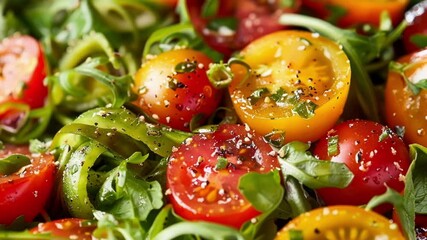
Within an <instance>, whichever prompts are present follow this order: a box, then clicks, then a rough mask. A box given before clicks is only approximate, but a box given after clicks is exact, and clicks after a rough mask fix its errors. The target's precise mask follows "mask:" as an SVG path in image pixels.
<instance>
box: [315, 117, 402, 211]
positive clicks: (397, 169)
mask: <svg viewBox="0 0 427 240" xmlns="http://www.w3.org/2000/svg"><path fill="white" fill-rule="evenodd" d="M333 138H335V139H337V144H336V149H337V151H334V152H331V151H330V150H329V151H328V145H329V148H330V149H331V148H335V147H332V146H331V142H333V141H331V139H333ZM313 152H314V154H315V155H316V156H317V157H318V158H319V159H323V160H330V161H334V162H340V163H344V164H345V165H346V166H347V167H348V168H349V169H350V170H351V172H353V174H354V178H353V180H352V181H351V183H350V184H349V185H348V186H347V187H346V188H343V189H340V188H320V189H318V190H317V192H318V194H319V196H320V197H321V199H322V200H323V201H324V202H325V203H326V204H327V205H338V204H348V205H363V204H366V203H368V201H369V200H370V199H371V198H372V197H373V196H375V195H380V194H382V193H384V192H385V191H386V186H388V187H390V188H393V189H394V190H396V191H399V192H400V191H402V189H403V187H404V182H403V181H404V176H405V175H406V172H407V170H408V167H409V164H410V159H409V153H408V149H407V146H406V145H405V144H404V143H403V141H402V139H400V138H399V137H398V136H397V135H396V134H395V133H394V132H392V131H391V130H390V129H389V128H387V127H385V126H383V125H381V124H379V123H375V122H372V121H368V120H349V121H346V122H343V123H340V124H338V125H337V126H335V127H334V128H333V129H331V130H330V131H329V132H328V134H327V135H326V136H325V137H323V138H321V139H320V140H319V141H318V142H317V143H316V144H315V146H314V151H313ZM381 210H385V209H381Z"/></svg>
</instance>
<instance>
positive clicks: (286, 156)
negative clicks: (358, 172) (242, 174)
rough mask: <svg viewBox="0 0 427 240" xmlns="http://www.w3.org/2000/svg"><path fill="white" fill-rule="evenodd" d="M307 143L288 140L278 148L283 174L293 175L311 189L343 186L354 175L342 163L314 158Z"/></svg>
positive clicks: (348, 182)
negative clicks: (288, 141)
mask: <svg viewBox="0 0 427 240" xmlns="http://www.w3.org/2000/svg"><path fill="white" fill-rule="evenodd" d="M308 149H309V145H308V144H305V143H302V142H296V141H295V142H290V143H288V144H286V145H285V146H283V147H282V148H281V149H280V150H279V162H280V164H281V167H282V172H283V174H284V175H285V176H293V177H295V178H296V179H298V181H300V182H301V183H302V184H304V185H306V186H307V187H310V188H312V189H317V188H322V187H337V188H344V187H346V186H347V185H348V184H350V182H351V181H352V179H353V177H354V175H353V173H352V172H351V171H350V170H349V169H348V168H347V166H346V165H345V164H343V163H336V162H331V161H324V160H319V159H316V158H315V157H314V156H313V155H312V154H311V153H310V152H309V151H308Z"/></svg>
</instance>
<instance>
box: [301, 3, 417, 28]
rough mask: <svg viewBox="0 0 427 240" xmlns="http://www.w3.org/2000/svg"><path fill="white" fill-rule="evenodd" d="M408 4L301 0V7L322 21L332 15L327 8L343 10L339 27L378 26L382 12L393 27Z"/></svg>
mask: <svg viewBox="0 0 427 240" xmlns="http://www.w3.org/2000/svg"><path fill="white" fill-rule="evenodd" d="M408 3H409V1H408V0H395V1H388V0H375V1H371V0H359V1H343V0H303V6H306V7H308V8H309V9H311V10H313V13H314V15H316V16H318V17H320V18H323V19H327V18H328V17H329V16H330V15H331V14H332V13H331V11H330V10H329V9H328V7H327V6H334V7H338V8H342V9H344V10H345V11H346V12H345V15H344V16H342V17H340V18H339V19H338V22H337V25H338V26H340V27H349V26H352V25H356V24H364V23H368V24H372V25H374V26H378V25H379V20H380V15H381V12H382V11H387V12H388V13H389V15H390V18H391V20H392V22H393V25H397V24H398V23H399V22H400V21H401V20H402V17H403V12H404V10H405V8H406V6H407V5H408Z"/></svg>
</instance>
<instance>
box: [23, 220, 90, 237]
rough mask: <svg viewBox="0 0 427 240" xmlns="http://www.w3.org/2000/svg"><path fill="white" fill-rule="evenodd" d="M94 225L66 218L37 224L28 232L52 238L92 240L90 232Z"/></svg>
mask: <svg viewBox="0 0 427 240" xmlns="http://www.w3.org/2000/svg"><path fill="white" fill-rule="evenodd" d="M95 229H96V224H93V223H91V222H90V221H88V220H84V219H79V218H66V219H59V220H54V221H51V222H45V223H39V224H38V225H37V227H35V228H32V229H31V230H30V232H31V233H33V234H38V233H50V234H51V236H52V237H59V238H67V239H79V240H93V239H95V238H93V237H92V232H93V231H94V230H95Z"/></svg>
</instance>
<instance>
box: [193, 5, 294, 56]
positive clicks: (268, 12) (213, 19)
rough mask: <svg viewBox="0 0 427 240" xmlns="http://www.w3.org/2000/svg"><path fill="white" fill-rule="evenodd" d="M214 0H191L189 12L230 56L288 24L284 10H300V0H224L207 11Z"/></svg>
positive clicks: (205, 35) (211, 42) (210, 39)
mask: <svg viewBox="0 0 427 240" xmlns="http://www.w3.org/2000/svg"><path fill="white" fill-rule="evenodd" d="M209 2H212V1H200V0H187V1H186V4H187V8H188V13H189V16H190V18H191V21H192V22H193V24H194V27H195V29H196V30H197V31H198V32H199V33H200V34H201V35H202V36H203V38H204V40H205V41H206V42H207V44H209V45H210V46H211V47H212V48H214V49H215V50H217V51H219V52H222V53H224V54H225V55H227V56H230V55H231V54H232V53H233V52H234V51H236V50H240V49H242V48H243V47H245V46H246V45H247V44H248V43H250V42H252V41H253V40H255V39H257V38H259V37H261V36H264V35H266V34H268V33H272V32H275V31H278V30H281V29H283V28H285V27H284V26H283V25H281V24H279V21H278V20H279V17H280V15H281V14H283V13H289V12H296V11H297V10H298V9H299V7H300V0H295V1H293V4H292V6H281V4H282V3H281V1H277V0H273V1H255V0H239V1H236V0H220V1H219V3H218V4H219V6H218V9H217V11H215V12H214V13H207V12H208V11H207V10H206V9H207V8H208V7H207V6H206V4H208V3H209Z"/></svg>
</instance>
